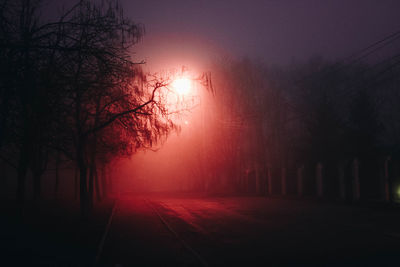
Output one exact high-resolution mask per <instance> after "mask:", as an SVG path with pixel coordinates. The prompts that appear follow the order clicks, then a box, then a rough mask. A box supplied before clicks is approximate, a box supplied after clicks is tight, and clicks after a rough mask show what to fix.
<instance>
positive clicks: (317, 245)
mask: <svg viewBox="0 0 400 267" xmlns="http://www.w3.org/2000/svg"><path fill="white" fill-rule="evenodd" d="M49 210H51V209H49V208H48V210H47V212H48V211H49ZM111 211H112V202H109V203H103V204H102V205H101V206H100V209H99V210H97V211H96V212H95V213H94V214H93V217H92V218H91V219H90V220H87V221H85V222H81V221H79V219H78V217H77V214H76V213H74V210H73V209H72V210H68V209H65V210H62V209H60V208H57V209H55V210H53V211H52V212H51V214H52V215H51V216H48V214H47V215H46V214H45V213H43V214H40V213H38V216H33V214H31V215H30V216H28V215H29V214H28V215H27V217H26V220H25V222H24V224H22V223H18V222H17V223H13V220H12V218H4V213H3V214H2V216H3V218H2V224H1V226H2V229H1V235H2V236H1V237H2V238H1V245H2V247H1V253H2V254H3V255H2V257H1V259H2V262H1V263H0V265H1V266H93V265H98V266H310V265H315V266H398V262H399V256H400V210H399V209H398V208H396V207H383V206H375V207H372V206H371V205H369V206H366V205H358V206H347V205H340V204H331V203H322V202H316V201H311V200H296V199H277V198H263V197H234V198H233V197H229V198H222V197H221V198H220V197H218V198H217V197H201V196H187V195H186V196H182V195H180V196H174V197H172V196H166V195H164V196H161V195H147V196H123V197H120V198H119V199H118V200H117V201H116V204H115V208H114V212H113V216H112V220H111V221H110V224H109V227H107V225H108V222H109V215H110V214H112V212H111ZM102 241H104V242H102ZM10 261H11V262H10ZM3 263H7V264H3Z"/></svg>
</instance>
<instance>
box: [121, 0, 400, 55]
mask: <svg viewBox="0 0 400 267" xmlns="http://www.w3.org/2000/svg"><path fill="white" fill-rule="evenodd" d="M122 4H123V6H124V10H125V15H126V16H129V17H131V18H132V19H134V20H135V21H138V22H141V23H143V24H144V25H145V27H146V36H145V38H144V41H143V42H142V44H141V46H140V47H139V48H138V56H145V57H146V59H147V61H149V60H150V61H151V59H152V58H155V57H156V56H154V57H152V56H151V55H152V54H154V55H158V53H160V51H155V50H157V49H161V50H167V49H168V48H170V50H174V49H176V50H178V51H183V52H186V53H187V54H193V53H197V54H201V56H202V57H203V54H202V53H203V52H204V51H201V50H206V49H207V48H210V47H212V48H213V49H214V52H215V51H217V53H219V52H221V51H223V52H226V53H228V54H231V55H234V56H239V57H243V56H248V57H250V58H256V59H262V60H265V61H267V62H272V63H287V62H288V61H290V60H291V59H292V58H295V59H300V60H302V59H306V58H308V57H310V56H314V55H321V56H324V57H328V58H331V59H335V58H342V57H345V56H348V55H350V54H351V53H352V52H354V51H357V50H358V49H361V48H364V47H366V46H367V45H369V44H371V43H373V42H375V41H377V40H380V39H382V38H383V37H385V36H387V35H389V34H391V33H393V32H396V31H398V30H400V18H399V10H400V1H398V0H380V1H378V0H264V1H262V0H252V1H242V0H233V1H232V0H219V1H206V0H185V1H179V0H168V1H160V0H146V1H130V0H123V1H122ZM194 46H197V47H196V48H193V47H194ZM145 47H146V48H145ZM201 47H204V48H205V49H201ZM397 47H399V46H398V43H397ZM171 53H173V52H170V53H167V52H165V54H171Z"/></svg>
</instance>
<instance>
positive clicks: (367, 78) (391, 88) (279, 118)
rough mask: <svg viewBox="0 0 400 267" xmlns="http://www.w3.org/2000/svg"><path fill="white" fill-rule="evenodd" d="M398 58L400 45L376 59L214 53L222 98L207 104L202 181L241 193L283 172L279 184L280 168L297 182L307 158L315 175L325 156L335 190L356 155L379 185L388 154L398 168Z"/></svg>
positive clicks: (365, 176) (365, 174) (369, 181)
mask: <svg viewBox="0 0 400 267" xmlns="http://www.w3.org/2000/svg"><path fill="white" fill-rule="evenodd" d="M366 52H369V51H366ZM360 59H361V58H360ZM362 59H363V58H362ZM399 67H400V61H399V59H398V55H395V56H393V55H390V56H386V57H385V58H384V59H381V60H380V61H379V62H378V63H375V62H371V61H368V60H354V59H352V60H351V61H349V62H330V61H327V60H324V59H323V58H312V59H310V60H309V61H307V62H292V63H291V64H289V65H286V66H267V65H265V64H262V63H255V62H253V61H251V60H248V59H245V60H232V59H224V60H221V61H220V62H216V64H215V66H214V72H213V73H214V76H213V77H214V80H213V82H214V87H215V88H216V95H215V98H214V99H213V100H212V105H213V106H214V108H213V109H209V110H210V112H206V114H205V117H206V119H205V121H206V126H205V128H206V129H207V130H205V131H204V132H205V137H203V138H205V139H206V140H209V142H207V144H206V145H205V146H204V147H203V148H202V151H203V153H202V154H201V155H200V156H199V157H198V158H199V159H200V160H199V162H200V167H198V170H199V171H198V179H197V183H196V184H195V185H194V186H195V188H203V189H205V190H207V191H211V192H212V191H216V192H218V191H222V192H226V191H229V192H242V193H243V192H244V191H246V190H247V191H248V188H249V185H248V183H252V184H253V186H254V188H256V187H262V189H260V190H258V189H257V191H259V192H260V191H262V192H268V190H271V189H268V188H267V187H268V185H267V180H268V179H270V180H271V179H272V180H274V179H275V180H276V182H275V184H279V186H274V188H275V189H276V190H278V191H279V193H280V191H281V181H280V180H281V178H282V177H287V179H293V180H294V182H293V186H294V187H296V181H295V180H296V176H297V174H296V173H297V171H298V170H299V168H301V167H302V166H306V170H307V173H305V174H304V176H307V177H311V176H312V177H315V175H316V174H315V173H316V172H317V171H316V166H317V165H318V164H319V165H318V166H323V172H324V176H325V177H326V179H325V180H324V181H325V185H324V186H325V187H327V188H326V190H327V191H329V190H331V191H332V190H336V189H332V188H333V187H336V185H337V184H338V183H339V182H338V179H339V178H338V177H339V174H338V166H342V165H343V166H350V165H351V164H353V162H354V160H355V159H357V161H358V162H359V163H360V172H362V173H360V175H361V176H360V179H361V183H362V186H365V185H368V186H369V187H375V189H376V190H378V189H377V187H379V186H380V184H379V179H380V177H379V176H380V175H381V173H380V172H382V171H383V169H382V168H383V161H384V160H385V159H386V158H387V157H388V156H391V158H392V159H393V161H392V162H393V164H392V167H391V170H390V171H391V172H392V173H394V171H395V170H394V168H397V167H396V166H397V165H398V163H395V159H397V158H399V156H400V154H399V144H400V139H399V137H400V132H399V130H400V128H399V126H400V124H399V122H400V110H399V103H400V97H399V96H400V95H399V92H400V91H399V89H400V87H399V86H400V75H399V74H400V68H399ZM395 165H396V166H395ZM348 168H350V167H348ZM282 172H286V173H284V174H282ZM398 174H400V173H398ZM201 177H205V179H203V180H202V179H201ZM271 177H272V178H271ZM249 179H250V180H249ZM285 179H286V178H285ZM310 179H311V178H310ZM313 179H314V178H313ZM349 179H353V178H349ZM350 183H351V181H350ZM269 187H271V185H269ZM314 187H315V185H314ZM275 189H274V190H275ZM375 189H374V190H375ZM254 190H256V189H254ZM285 190H286V189H285ZM390 190H391V192H392V193H393V194H394V193H395V191H394V190H395V188H391V189H390ZM278 191H277V192H271V191H270V193H278ZM314 191H315V190H314ZM367 191H368V190H367Z"/></svg>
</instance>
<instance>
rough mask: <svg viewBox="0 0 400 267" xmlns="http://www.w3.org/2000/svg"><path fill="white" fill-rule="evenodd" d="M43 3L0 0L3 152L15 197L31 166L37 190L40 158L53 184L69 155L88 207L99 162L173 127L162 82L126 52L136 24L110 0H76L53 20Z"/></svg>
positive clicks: (137, 33) (138, 28)
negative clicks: (14, 185) (12, 175)
mask: <svg viewBox="0 0 400 267" xmlns="http://www.w3.org/2000/svg"><path fill="white" fill-rule="evenodd" d="M42 7H43V6H42V1H40V0H18V1H11V0H1V1H0V76H1V77H0V101H1V103H0V106H1V111H0V150H1V158H2V160H3V162H6V163H7V164H8V165H10V166H13V167H14V168H15V170H16V173H17V175H16V176H17V199H18V203H19V206H20V207H23V205H24V200H25V190H26V189H25V187H26V179H27V175H28V173H29V172H30V173H31V174H32V177H33V181H34V196H35V198H36V199H38V198H40V195H41V187H42V186H41V177H42V175H43V173H44V172H45V170H46V169H48V166H49V165H51V166H54V167H55V169H56V188H57V186H58V179H59V178H58V177H59V173H58V168H59V166H60V164H63V163H65V162H66V161H68V162H72V163H73V164H72V165H73V166H75V167H76V168H77V169H78V170H79V178H80V203H81V210H82V212H83V213H84V214H86V213H87V212H88V211H89V210H90V207H91V206H92V199H93V191H94V182H95V181H96V178H97V177H104V175H100V176H99V175H98V172H99V171H101V170H104V169H105V166H106V165H107V164H109V163H110V162H111V160H112V159H113V158H115V157H120V156H129V155H131V154H132V153H133V152H134V151H136V150H137V149H139V148H142V147H148V146H151V145H152V144H153V143H154V142H157V141H159V140H160V139H162V138H163V137H165V136H166V135H167V134H168V133H169V132H170V131H171V130H173V129H175V128H176V126H175V125H174V123H173V122H172V120H171V119H170V117H169V116H168V110H167V109H166V104H165V101H164V100H165V99H164V98H163V93H162V92H161V91H160V90H161V88H163V87H165V86H166V85H167V82H166V80H162V79H159V78H156V77H153V76H149V75H145V74H144V73H143V71H142V70H141V68H140V64H139V63H137V62H134V61H133V59H132V57H131V55H132V51H131V49H132V47H133V46H134V45H135V44H136V43H137V42H138V41H139V40H140V39H141V38H142V36H143V34H144V29H143V26H142V25H140V24H137V23H134V22H132V21H131V20H129V19H127V18H126V17H125V16H124V15H123V12H122V9H121V8H120V7H119V4H118V2H117V1H114V0H109V1H103V2H102V4H93V3H92V2H91V1H86V0H82V1H79V2H78V3H76V4H75V5H74V6H72V7H71V8H70V9H68V10H65V11H63V12H62V13H61V14H60V15H59V17H58V19H57V20H54V21H46V20H44V19H42V18H41V17H40V14H41V12H42ZM3 176H4V175H3ZM103 185H105V182H104V181H103ZM103 190H106V186H103Z"/></svg>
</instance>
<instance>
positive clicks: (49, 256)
mask: <svg viewBox="0 0 400 267" xmlns="http://www.w3.org/2000/svg"><path fill="white" fill-rule="evenodd" d="M112 206H113V201H112V200H107V201H102V202H100V203H98V204H96V206H95V208H94V210H93V212H92V214H91V216H90V217H89V218H88V219H87V220H85V221H82V220H81V218H80V214H79V205H78V203H77V202H72V203H68V204H67V203H65V202H62V201H52V202H44V203H41V205H40V207H39V208H33V207H27V209H26V210H25V212H24V216H23V219H22V220H20V219H18V218H17V217H16V216H15V207H14V204H13V203H9V202H8V203H7V202H4V201H3V202H2V206H1V214H0V239H1V241H0V251H1V254H2V257H1V262H0V265H2V266H92V265H93V264H94V261H95V257H96V253H97V248H98V244H99V242H100V239H101V236H102V234H103V232H104V229H105V226H106V223H107V220H108V217H109V215H110V211H111V209H112Z"/></svg>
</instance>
